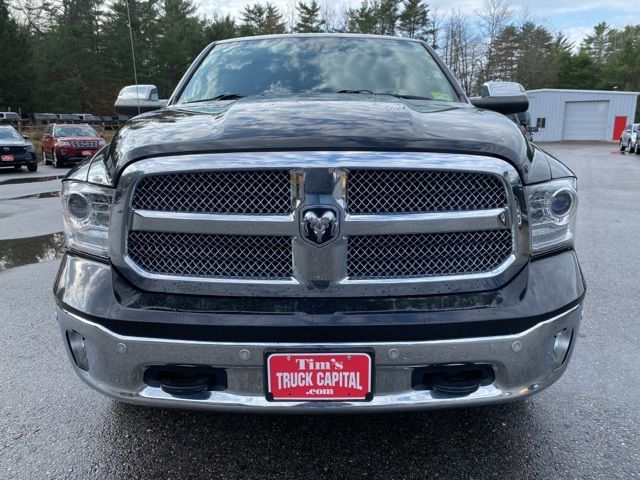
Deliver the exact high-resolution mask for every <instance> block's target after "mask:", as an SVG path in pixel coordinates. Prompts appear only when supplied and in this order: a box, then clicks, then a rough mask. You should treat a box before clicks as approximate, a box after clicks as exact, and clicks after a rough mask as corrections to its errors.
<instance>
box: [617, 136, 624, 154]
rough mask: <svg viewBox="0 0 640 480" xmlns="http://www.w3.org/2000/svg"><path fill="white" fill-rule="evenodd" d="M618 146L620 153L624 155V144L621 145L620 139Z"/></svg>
mask: <svg viewBox="0 0 640 480" xmlns="http://www.w3.org/2000/svg"><path fill="white" fill-rule="evenodd" d="M618 146H619V147H620V151H621V152H622V153H624V144H623V143H622V139H620V143H619V144H618Z"/></svg>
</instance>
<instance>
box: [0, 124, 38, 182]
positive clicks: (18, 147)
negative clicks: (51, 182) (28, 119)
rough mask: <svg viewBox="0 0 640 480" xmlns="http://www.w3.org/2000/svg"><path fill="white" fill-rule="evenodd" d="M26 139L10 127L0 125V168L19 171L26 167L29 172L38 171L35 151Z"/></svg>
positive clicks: (26, 137)
mask: <svg viewBox="0 0 640 480" xmlns="http://www.w3.org/2000/svg"><path fill="white" fill-rule="evenodd" d="M28 139H29V137H28V136H27V135H20V134H19V133H18V131H17V130H16V129H15V128H13V127H12V126H11V125H0V167H13V168H15V169H16V170H20V169H21V168H22V167H23V166H26V167H27V169H28V170H29V171H30V172H35V171H36V170H38V161H37V159H36V149H35V147H34V146H33V144H32V143H31V142H30V141H29V140H28Z"/></svg>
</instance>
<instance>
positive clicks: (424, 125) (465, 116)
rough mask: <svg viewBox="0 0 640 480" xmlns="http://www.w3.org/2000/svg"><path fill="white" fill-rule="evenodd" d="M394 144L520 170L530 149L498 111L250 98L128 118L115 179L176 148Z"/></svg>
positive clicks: (113, 155) (113, 152) (113, 153)
mask: <svg viewBox="0 0 640 480" xmlns="http://www.w3.org/2000/svg"><path fill="white" fill-rule="evenodd" d="M264 150H270V151H285V150H288V151H292V150H397V151H409V150H410V151H437V152H455V153H469V154H477V155H487V156H493V157H498V158H502V159H504V160H507V161H508V162H510V163H511V164H512V165H513V166H514V167H516V169H517V170H518V171H519V172H520V174H521V175H523V176H526V174H527V173H528V171H529V169H530V164H531V161H532V160H533V148H532V147H531V144H529V143H528V142H527V140H526V138H525V136H524V135H523V134H522V132H521V131H520V129H519V128H518V127H517V126H516V125H515V124H514V123H513V122H512V121H511V120H509V119H508V118H506V117H505V116H503V115H500V114H497V113H494V112H489V111H484V110H478V109H476V108H474V107H472V106H471V105H468V104H464V103H453V102H441V101H414V100H402V99H397V98H394V97H389V96H377V97H371V96H369V95H366V96H364V95H330V96H326V95H317V96H309V95H307V96H304V97H297V96H296V97H294V96H286V97H249V98H245V99H241V100H237V101H224V102H207V103H194V104H183V105H175V106H171V107H167V108H163V109H161V110H157V111H155V112H150V113H147V114H143V115H140V116H137V117H135V118H133V119H131V120H130V121H129V122H127V124H126V125H125V126H124V127H123V128H122V129H121V130H120V132H119V133H118V134H117V135H116V137H115V138H114V139H113V141H112V143H111V146H110V155H109V157H108V159H107V162H106V164H107V169H108V170H109V173H110V176H111V178H112V179H113V180H114V181H117V177H118V176H119V174H120V173H121V171H122V170H123V169H124V168H125V167H126V166H127V165H128V164H130V163H131V162H134V161H136V160H139V159H142V158H148V157H153V156H164V155H172V154H181V153H201V152H202V153H204V152H231V151H264Z"/></svg>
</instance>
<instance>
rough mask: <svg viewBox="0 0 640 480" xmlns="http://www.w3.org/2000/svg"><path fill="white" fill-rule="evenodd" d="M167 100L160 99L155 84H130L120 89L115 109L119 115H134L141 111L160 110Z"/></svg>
mask: <svg viewBox="0 0 640 480" xmlns="http://www.w3.org/2000/svg"><path fill="white" fill-rule="evenodd" d="M166 104H167V100H158V89H157V88H156V86H155V85H129V86H126V87H124V88H123V89H122V90H120V93H119V94H118V98H117V99H116V103H115V104H114V109H115V111H116V113H117V114H118V115H124V116H125V117H134V116H136V115H139V114H140V113H145V112H151V111H153V110H159V109H160V108H162V107H164V106H165V105H166Z"/></svg>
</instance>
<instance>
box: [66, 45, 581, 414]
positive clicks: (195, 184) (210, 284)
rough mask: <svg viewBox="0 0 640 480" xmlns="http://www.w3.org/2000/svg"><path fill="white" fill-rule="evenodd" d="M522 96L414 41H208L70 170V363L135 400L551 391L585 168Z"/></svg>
mask: <svg viewBox="0 0 640 480" xmlns="http://www.w3.org/2000/svg"><path fill="white" fill-rule="evenodd" d="M127 102H129V103H127ZM116 105H117V106H118V109H117V111H118V113H121V114H127V115H132V114H133V113H138V112H137V111H136V112H132V111H131V110H129V111H127V109H128V108H129V107H131V108H134V109H137V108H141V107H140V106H139V104H138V105H136V102H135V99H133V101H131V100H130V99H129V100H127V99H119V103H118V102H117V103H116ZM527 106H528V102H527V99H526V95H525V93H524V91H523V89H522V88H521V87H520V86H519V85H517V84H511V83H507V82H499V83H492V84H488V85H487V86H485V88H483V95H482V96H481V97H478V98H472V99H469V98H467V96H466V95H465V94H464V92H463V91H462V90H461V89H460V87H459V85H458V84H457V82H456V81H455V79H454V77H453V76H452V74H451V73H450V71H449V70H448V69H447V68H446V67H445V65H444V64H443V63H442V61H441V60H440V59H439V58H438V56H437V55H436V54H435V52H434V51H433V50H432V49H431V48H430V47H429V46H428V45H426V44H425V43H424V42H421V41H418V40H409V39H399V38H388V37H376V36H362V35H341V34H340V35H329V34H319V35H284V36H265V37H255V38H244V39H233V40H227V41H221V42H217V43H214V44H212V45H209V46H208V47H207V48H206V49H205V50H204V51H203V52H202V53H201V54H200V55H199V57H198V58H197V59H196V60H195V61H194V62H193V64H192V65H191V66H190V68H189V69H188V71H187V73H186V74H185V76H184V77H183V79H182V80H181V81H180V83H179V84H178V86H177V87H176V90H175V91H174V93H173V95H172V96H171V98H170V99H169V101H168V102H162V105H161V108H158V109H157V110H152V108H154V106H153V105H151V106H149V105H148V104H147V103H145V105H144V106H143V108H141V110H148V111H146V112H143V113H142V114H141V115H138V116H135V117H134V118H132V119H131V120H130V121H129V122H128V123H127V124H126V125H125V126H124V127H123V128H122V129H121V130H120V131H119V132H118V134H117V135H116V136H115V138H114V139H113V141H112V143H111V144H110V145H109V146H107V147H105V148H103V149H101V150H100V151H98V152H97V153H96V154H95V155H94V156H93V157H92V158H91V159H89V160H87V161H85V162H84V163H82V164H81V165H79V166H77V167H76V168H75V169H74V170H72V171H71V172H70V173H69V174H68V176H67V177H66V179H65V180H64V182H63V188H62V195H61V196H62V204H63V213H64V222H65V233H66V253H65V255H64V258H63V260H62V264H61V267H60V271H59V274H58V276H57V279H56V282H55V287H54V292H55V297H56V301H57V309H56V316H57V320H58V324H59V327H60V331H61V333H62V337H63V340H64V345H65V346H66V350H67V352H68V354H69V357H70V359H71V363H72V365H73V368H74V370H75V371H76V373H77V374H78V375H79V376H80V378H81V379H82V380H84V381H85V382H86V383H87V384H89V385H90V386H91V387H93V388H95V389H96V390H98V391H100V392H102V393H104V394H106V395H108V396H110V397H113V398H115V399H118V400H121V401H125V402H131V403H136V404H142V405H155V406H171V407H183V408H200V409H219V410H222V409H230V410H239V411H252V412H358V411H387V410H402V409H404V410H408V409H427V408H438V407H448V406H467V405H486V404H494V403H500V402H507V401H512V400H517V399H522V398H525V397H527V396H529V395H531V394H533V393H536V392H539V391H541V390H543V389H544V388H545V387H547V386H549V385H550V384H552V383H553V382H554V381H556V380H557V379H558V378H559V377H560V376H561V375H562V373H563V372H564V371H565V369H566V367H567V363H568V361H569V357H570V355H571V352H572V350H573V347H574V344H575V339H576V337H577V331H578V327H579V323H580V320H581V315H582V301H583V297H584V294H585V285H584V281H583V277H582V274H581V271H580V267H579V265H578V260H577V258H576V254H575V252H574V244H573V239H574V231H575V220H576V208H577V203H578V193H577V186H576V178H575V176H574V175H573V174H572V172H571V171H570V170H568V169H567V168H566V167H565V166H564V165H563V164H562V163H560V162H559V161H558V160H556V159H555V158H553V157H552V156H551V155H549V154H547V153H545V152H544V151H542V150H540V149H539V148H538V147H536V146H535V145H534V144H532V143H531V142H530V141H529V140H528V139H527V138H526V136H525V134H524V133H523V131H522V130H521V129H519V128H518V126H516V125H515V124H514V122H513V121H511V120H510V119H509V118H507V116H506V115H505V114H512V113H518V112H521V111H526V109H527ZM157 107H160V105H158V106H157Z"/></svg>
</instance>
